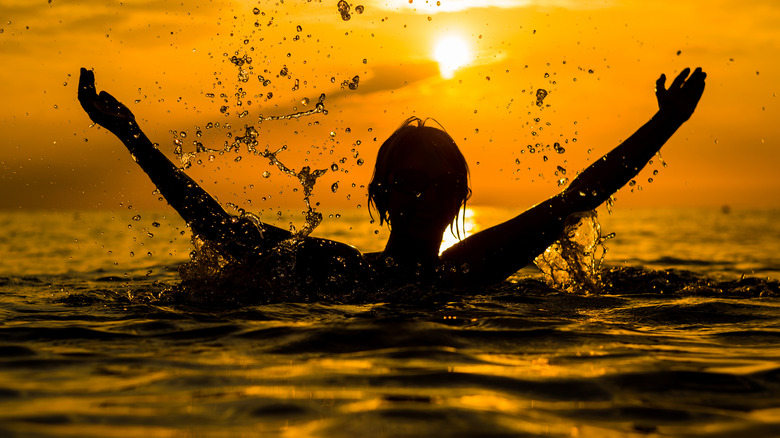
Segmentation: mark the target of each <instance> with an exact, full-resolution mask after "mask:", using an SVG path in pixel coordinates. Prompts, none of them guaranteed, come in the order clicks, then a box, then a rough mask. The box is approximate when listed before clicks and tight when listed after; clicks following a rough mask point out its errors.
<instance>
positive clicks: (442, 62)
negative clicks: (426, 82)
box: [433, 35, 471, 79]
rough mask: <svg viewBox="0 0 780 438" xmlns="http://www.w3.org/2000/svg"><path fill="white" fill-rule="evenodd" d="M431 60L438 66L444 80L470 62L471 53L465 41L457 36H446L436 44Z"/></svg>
mask: <svg viewBox="0 0 780 438" xmlns="http://www.w3.org/2000/svg"><path fill="white" fill-rule="evenodd" d="M433 59H435V60H436V62H437V63H438V64H439V71H440V72H441V76H442V77H443V78H444V79H451V78H452V77H453V76H455V70H457V69H459V68H461V67H463V66H464V65H467V64H468V63H469V62H470V61H471V51H470V50H469V46H468V44H467V43H466V41H465V40H464V39H463V38H461V37H459V36H457V35H446V36H444V37H442V38H440V39H439V40H438V41H437V42H436V47H435V48H434V50H433Z"/></svg>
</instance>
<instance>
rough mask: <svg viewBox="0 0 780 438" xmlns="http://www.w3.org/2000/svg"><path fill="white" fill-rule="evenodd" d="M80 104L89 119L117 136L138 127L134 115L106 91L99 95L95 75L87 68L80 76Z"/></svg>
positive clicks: (83, 69) (82, 70)
mask: <svg viewBox="0 0 780 438" xmlns="http://www.w3.org/2000/svg"><path fill="white" fill-rule="evenodd" d="M78 97H79V103H81V107H82V108H84V111H86V112H87V115H89V118H90V119H92V121H93V122H95V123H97V124H98V125H100V126H102V127H104V128H106V129H108V130H109V131H111V132H112V133H114V134H116V135H120V134H124V133H128V132H131V131H133V129H134V128H135V127H137V125H136V123H135V116H134V115H133V113H132V112H131V111H130V110H129V109H128V108H127V107H126V106H124V105H123V104H122V102H119V101H118V100H116V99H115V98H114V96H112V95H110V94H108V93H107V92H105V91H101V92H100V94H97V92H96V90H95V73H94V72H92V71H91V70H87V69H85V68H82V69H81V74H80V75H79V92H78Z"/></svg>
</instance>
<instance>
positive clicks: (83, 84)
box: [79, 67, 95, 95]
mask: <svg viewBox="0 0 780 438" xmlns="http://www.w3.org/2000/svg"><path fill="white" fill-rule="evenodd" d="M82 93H84V94H90V95H91V94H94V93H95V72H93V71H92V70H87V69H86V68H84V67H82V68H81V74H80V75H79V94H82Z"/></svg>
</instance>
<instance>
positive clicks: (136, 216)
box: [133, 214, 141, 222]
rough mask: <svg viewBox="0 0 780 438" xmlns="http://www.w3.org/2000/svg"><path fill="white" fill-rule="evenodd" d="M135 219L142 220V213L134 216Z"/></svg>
mask: <svg viewBox="0 0 780 438" xmlns="http://www.w3.org/2000/svg"><path fill="white" fill-rule="evenodd" d="M133 220H134V221H136V222H138V221H140V220H141V215H140V214H137V215H135V216H133Z"/></svg>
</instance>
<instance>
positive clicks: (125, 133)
mask: <svg viewBox="0 0 780 438" xmlns="http://www.w3.org/2000/svg"><path fill="white" fill-rule="evenodd" d="M78 99H79V102H80V103H81V106H82V108H84V111H86V112H87V115H89V118H90V119H92V121H93V122H95V123H97V124H98V125H100V126H102V127H104V128H106V129H107V130H109V131H110V132H111V133H112V134H114V135H115V136H117V138H119V140H121V141H122V143H124V144H125V146H126V147H127V149H128V150H129V151H130V154H131V155H132V157H133V159H134V160H135V162H136V163H138V165H140V166H141V168H142V169H143V170H144V172H146V174H147V175H149V178H150V179H151V180H152V182H153V183H154V185H155V186H157V189H158V190H159V191H160V193H161V194H162V195H163V197H165V200H166V201H168V204H170V205H171V207H173V208H174V209H175V210H176V211H177V212H178V213H179V215H180V216H181V217H182V218H183V219H184V221H185V222H187V224H188V225H189V226H190V227H192V229H193V231H194V232H195V233H196V234H198V235H200V236H201V237H203V238H204V239H207V240H211V241H213V242H215V243H218V244H223V245H226V246H228V247H231V248H235V249H236V250H239V249H240V248H246V249H249V250H251V249H252V248H263V247H266V246H267V245H268V244H275V243H276V242H279V241H281V240H284V239H287V238H289V237H291V233H290V232H288V231H285V230H283V229H281V228H277V227H273V226H271V225H267V224H260V230H262V231H260V230H258V228H257V227H255V226H254V225H253V224H251V223H249V221H246V220H241V221H239V220H237V218H236V217H235V216H232V215H230V214H228V213H227V212H226V211H225V210H224V209H223V208H222V206H221V205H219V202H217V201H216V200H215V199H214V198H212V197H211V196H210V195H209V194H208V193H207V192H206V191H205V190H203V188H201V187H200V186H199V185H198V184H197V183H196V182H195V181H194V180H193V179H192V178H190V177H189V176H188V175H187V174H186V173H185V172H184V171H182V170H181V169H179V168H178V167H176V165H174V164H173V163H172V162H171V161H170V160H169V159H168V158H167V157H166V156H165V155H164V154H163V153H162V152H160V150H159V149H157V147H156V145H154V144H153V143H152V142H151V141H150V140H149V139H148V138H147V137H146V135H145V134H144V133H143V131H141V128H140V127H139V126H138V123H137V122H136V120H135V116H134V115H133V113H132V112H131V111H130V110H129V109H128V108H127V107H126V106H125V105H123V104H122V103H121V102H119V101H118V100H116V99H115V98H114V97H113V96H111V95H110V94H109V93H107V92H105V91H101V92H100V94H98V93H97V92H96V89H95V75H94V73H93V72H92V71H90V70H87V69H85V68H82V69H81V74H80V77H79V90H78Z"/></svg>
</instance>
